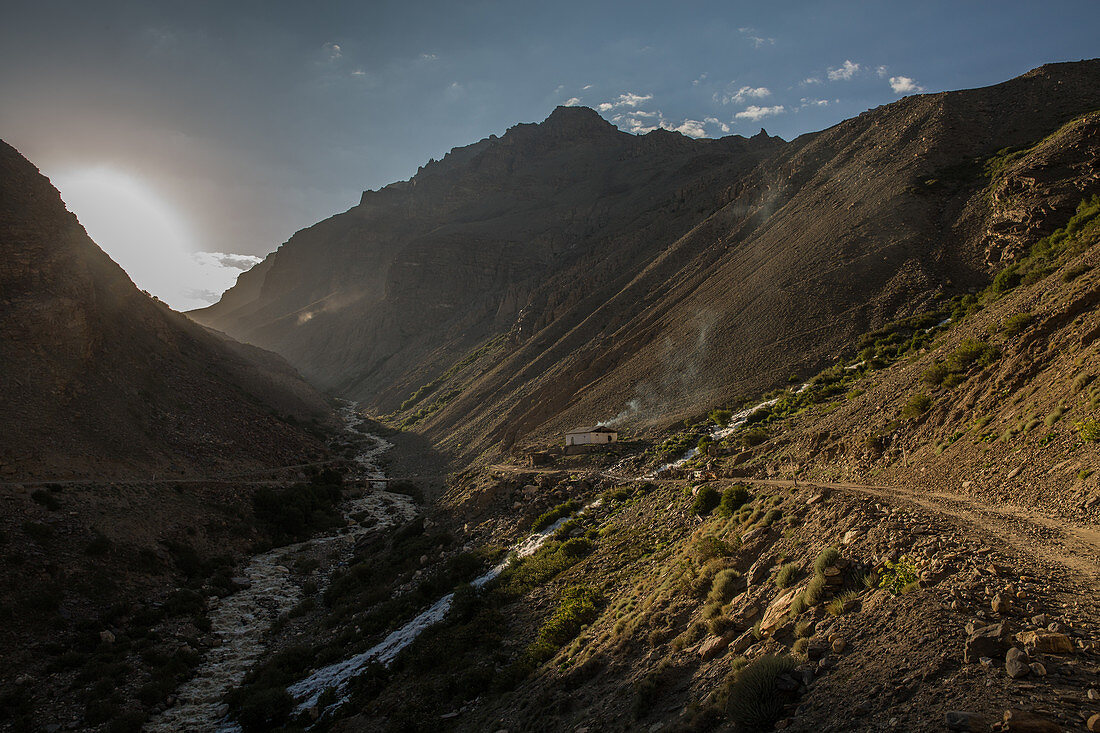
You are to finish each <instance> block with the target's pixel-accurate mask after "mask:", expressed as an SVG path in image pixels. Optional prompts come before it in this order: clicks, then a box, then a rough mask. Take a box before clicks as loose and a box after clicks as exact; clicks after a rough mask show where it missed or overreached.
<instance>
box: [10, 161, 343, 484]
mask: <svg viewBox="0 0 1100 733" xmlns="http://www.w3.org/2000/svg"><path fill="white" fill-rule="evenodd" d="M0 298H2V300H0V361H2V363H3V365H4V368H3V369H2V370H0V390H2V391H3V394H4V400H3V401H2V403H0V423H2V424H4V425H5V426H7V428H8V429H5V430H4V431H3V438H2V439H0V472H2V474H0V478H4V479H9V480H10V479H13V478H15V479H27V478H34V477H59V476H63V477H67V476H91V477H117V476H132V475H140V476H143V477H144V476H147V475H148V472H150V471H160V472H161V475H164V474H165V473H166V472H172V473H174V474H180V473H186V472H191V471H208V470H211V469H214V470H216V469H218V468H224V467H233V468H235V469H240V468H241V466H242V465H244V466H254V465H264V464H266V465H278V464H280V463H292V462H295V460H296V457H300V456H302V455H306V454H313V453H316V452H318V451H319V450H320V449H321V445H320V444H319V443H318V442H316V441H315V440H314V439H313V438H311V437H309V436H308V435H307V434H305V433H303V432H302V431H301V430H299V429H298V428H296V427H294V426H293V425H291V424H289V423H288V422H286V421H285V420H283V419H280V417H279V416H282V417H287V416H289V417H292V418H293V419H294V420H295V421H307V422H308V421H310V420H319V421H324V420H327V419H328V418H327V414H328V408H327V405H326V403H325V401H324V400H323V398H322V397H321V396H320V395H319V394H317V393H316V392H315V391H314V390H313V389H312V388H311V387H309V386H308V385H306V384H305V383H304V382H302V381H301V379H300V378H299V377H298V375H297V374H296V373H295V372H294V370H293V369H292V368H291V367H290V366H289V365H287V364H286V362H285V361H283V360H282V359H281V358H280V357H278V356H276V355H275V354H270V353H266V352H262V351H261V350H259V349H256V348H255V347H251V346H246V345H242V344H235V343H232V342H230V341H229V340H227V339H225V338H224V336H222V335H220V334H214V333H211V332H209V331H207V330H206V329H203V328H202V327H200V326H198V325H196V324H195V323H193V322H191V321H190V320H188V319H187V318H186V317H184V316H182V315H180V314H178V313H175V312H173V311H172V310H170V309H169V308H167V307H166V306H164V305H163V304H161V303H159V302H158V301H156V300H154V299H152V298H150V297H149V296H148V295H145V294H143V293H141V292H140V291H138V289H137V288H136V287H134V285H133V283H132V282H131V281H130V279H129V278H128V277H127V276H126V274H125V273H124V272H123V271H122V269H121V268H120V267H119V266H118V265H116V264H115V263H114V262H113V261H111V259H110V258H109V257H108V256H107V255H106V254H104V252H103V251H102V250H100V249H99V248H98V247H97V246H96V245H95V243H94V242H92V241H91V239H89V238H88V236H87V234H86V233H85V232H84V229H83V227H81V226H80V224H79V222H78V221H77V219H76V217H75V216H74V215H72V214H71V213H69V212H68V211H67V210H66V209H65V205H64V203H63V202H62V201H61V197H60V195H59V194H58V192H57V190H56V189H54V188H53V186H51V185H50V182H49V181H48V180H47V179H46V178H45V177H43V176H42V175H41V174H39V172H38V171H37V169H35V168H34V166H33V165H31V164H30V163H29V162H27V160H26V159H24V158H23V157H22V156H21V155H19V153H18V152H17V151H16V150H15V149H14V148H12V147H10V146H8V145H6V144H4V143H2V142H0Z"/></svg>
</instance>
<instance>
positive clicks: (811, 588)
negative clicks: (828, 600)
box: [803, 573, 826, 606]
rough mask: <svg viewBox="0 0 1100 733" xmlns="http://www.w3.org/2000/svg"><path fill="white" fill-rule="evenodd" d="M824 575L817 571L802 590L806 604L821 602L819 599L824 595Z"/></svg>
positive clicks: (812, 604) (813, 604) (811, 604)
mask: <svg viewBox="0 0 1100 733" xmlns="http://www.w3.org/2000/svg"><path fill="white" fill-rule="evenodd" d="M825 587H826V583H825V576H824V575H822V574H820V573H818V574H817V575H815V576H814V577H812V578H810V583H809V585H807V586H806V590H805V591H804V592H803V596H804V598H805V600H806V605H807V606H816V605H817V604H818V603H821V599H823V598H824V597H825Z"/></svg>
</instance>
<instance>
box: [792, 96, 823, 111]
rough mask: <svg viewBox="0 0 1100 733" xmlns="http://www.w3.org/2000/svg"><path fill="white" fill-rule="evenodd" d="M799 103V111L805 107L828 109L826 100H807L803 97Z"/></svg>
mask: <svg viewBox="0 0 1100 733" xmlns="http://www.w3.org/2000/svg"><path fill="white" fill-rule="evenodd" d="M799 101H800V102H801V104H800V106H799V108H800V109H803V108H806V107H828V106H829V100H828V99H809V98H807V97H803V98H802V99H801V100H799Z"/></svg>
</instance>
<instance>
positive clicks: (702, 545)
mask: <svg viewBox="0 0 1100 733" xmlns="http://www.w3.org/2000/svg"><path fill="white" fill-rule="evenodd" d="M692 550H693V554H694V555H695V557H696V558H697V559H698V560H699V561H700V562H706V561H707V560H713V559H714V558H716V557H729V556H730V555H732V554H733V548H731V547H730V546H729V544H727V543H726V542H725V541H724V540H721V539H719V538H717V537H713V536H710V535H708V536H706V537H700V538H699V540H698V541H697V542H696V543H695V545H694V547H692Z"/></svg>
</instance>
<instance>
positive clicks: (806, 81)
mask: <svg viewBox="0 0 1100 733" xmlns="http://www.w3.org/2000/svg"><path fill="white" fill-rule="evenodd" d="M820 83H821V80H820V79H818V78H817V77H816V76H807V77H806V78H805V79H803V80H802V84H803V85H806V84H820Z"/></svg>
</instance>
